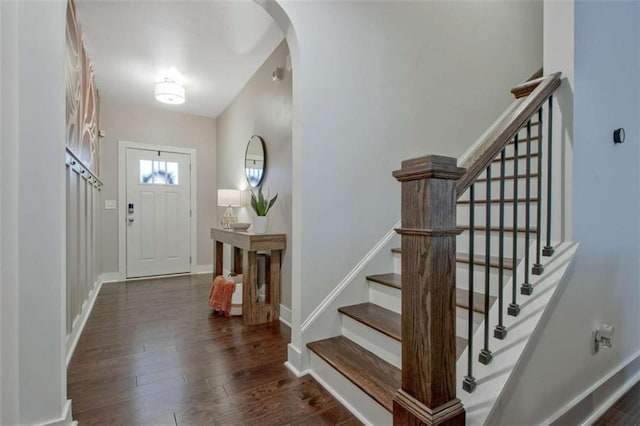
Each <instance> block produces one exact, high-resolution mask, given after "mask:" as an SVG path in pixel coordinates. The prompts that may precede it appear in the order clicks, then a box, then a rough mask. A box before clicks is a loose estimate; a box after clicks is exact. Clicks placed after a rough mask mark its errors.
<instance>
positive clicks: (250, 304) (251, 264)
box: [242, 250, 259, 325]
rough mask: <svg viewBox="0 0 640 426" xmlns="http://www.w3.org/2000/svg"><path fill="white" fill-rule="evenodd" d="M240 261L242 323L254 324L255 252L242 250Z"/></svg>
mask: <svg viewBox="0 0 640 426" xmlns="http://www.w3.org/2000/svg"><path fill="white" fill-rule="evenodd" d="M242 257H243V259H242V265H243V267H242V270H243V275H242V281H243V285H242V322H243V323H244V324H247V325H250V324H256V323H257V322H258V321H259V319H258V318H256V303H257V302H256V300H257V297H258V294H257V292H258V262H257V253H256V252H255V251H249V250H244V252H243V256H242Z"/></svg>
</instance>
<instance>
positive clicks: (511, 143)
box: [507, 127, 538, 145]
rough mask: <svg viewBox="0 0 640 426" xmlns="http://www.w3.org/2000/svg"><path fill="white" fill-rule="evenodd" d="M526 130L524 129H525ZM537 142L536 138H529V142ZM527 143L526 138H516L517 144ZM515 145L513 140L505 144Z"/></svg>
mask: <svg viewBox="0 0 640 426" xmlns="http://www.w3.org/2000/svg"><path fill="white" fill-rule="evenodd" d="M525 129H526V127H525ZM537 140H538V136H531V142H534V141H537ZM525 142H527V137H526V136H525V137H521V138H518V143H525ZM514 143H515V141H514V140H513V139H511V140H510V141H509V142H507V145H513V144H514Z"/></svg>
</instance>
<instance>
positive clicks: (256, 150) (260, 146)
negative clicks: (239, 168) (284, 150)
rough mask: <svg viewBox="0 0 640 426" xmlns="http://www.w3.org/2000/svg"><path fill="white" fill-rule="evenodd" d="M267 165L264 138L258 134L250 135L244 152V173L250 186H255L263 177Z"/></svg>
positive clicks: (258, 184)
mask: <svg viewBox="0 0 640 426" xmlns="http://www.w3.org/2000/svg"><path fill="white" fill-rule="evenodd" d="M266 166H267V150H266V148H265V145H264V139H262V138H261V137H260V136H258V135H253V136H251V139H249V143H248V144H247V151H246V152H245V154H244V173H245V175H246V176H247V182H249V186H250V187H252V188H257V187H258V186H260V184H261V183H262V179H264V174H265V170H266Z"/></svg>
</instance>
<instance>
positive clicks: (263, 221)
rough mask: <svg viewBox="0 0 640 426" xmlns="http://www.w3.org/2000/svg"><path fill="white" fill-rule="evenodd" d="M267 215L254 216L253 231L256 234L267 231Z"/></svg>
mask: <svg viewBox="0 0 640 426" xmlns="http://www.w3.org/2000/svg"><path fill="white" fill-rule="evenodd" d="M267 222H268V221H267V216H256V217H254V218H253V232H255V233H256V234H266V233H267Z"/></svg>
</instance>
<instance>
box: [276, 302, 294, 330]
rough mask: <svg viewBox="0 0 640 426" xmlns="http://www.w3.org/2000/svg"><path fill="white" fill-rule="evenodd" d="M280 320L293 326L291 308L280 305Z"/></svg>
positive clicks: (288, 325)
mask: <svg viewBox="0 0 640 426" xmlns="http://www.w3.org/2000/svg"><path fill="white" fill-rule="evenodd" d="M279 319H280V322H281V323H283V324H284V325H286V326H287V327H289V328H291V309H289V308H287V307H286V306H284V305H280V318H279Z"/></svg>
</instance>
